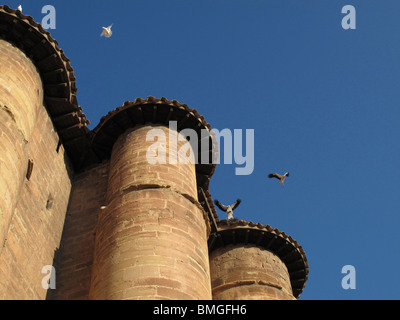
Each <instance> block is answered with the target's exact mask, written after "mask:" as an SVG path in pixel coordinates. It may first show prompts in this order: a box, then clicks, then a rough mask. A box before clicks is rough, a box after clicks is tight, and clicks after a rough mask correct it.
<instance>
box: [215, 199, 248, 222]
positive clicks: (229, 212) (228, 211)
mask: <svg viewBox="0 0 400 320" xmlns="http://www.w3.org/2000/svg"><path fill="white" fill-rule="evenodd" d="M241 202H242V200H240V199H237V200H236V201H235V203H233V204H231V205H230V206H224V205H223V204H221V203H220V202H219V201H218V200H215V201H214V203H215V204H216V206H217V207H218V208H220V209H221V210H222V211H224V212H225V213H226V214H227V215H228V220H232V219H233V210H235V209H236V208H237V207H238V205H239V204H240V203H241Z"/></svg>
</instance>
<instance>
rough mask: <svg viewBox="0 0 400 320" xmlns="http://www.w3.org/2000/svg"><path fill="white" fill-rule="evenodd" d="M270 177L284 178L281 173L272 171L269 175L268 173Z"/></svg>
mask: <svg viewBox="0 0 400 320" xmlns="http://www.w3.org/2000/svg"><path fill="white" fill-rule="evenodd" d="M268 178H276V179H279V180H280V179H282V176H281V175H280V174H277V173H270V174H269V175H268Z"/></svg>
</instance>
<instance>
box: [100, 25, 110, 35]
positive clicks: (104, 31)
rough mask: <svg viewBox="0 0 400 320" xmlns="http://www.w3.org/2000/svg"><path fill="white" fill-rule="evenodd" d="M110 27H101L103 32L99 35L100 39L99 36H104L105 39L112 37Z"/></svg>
mask: <svg viewBox="0 0 400 320" xmlns="http://www.w3.org/2000/svg"><path fill="white" fill-rule="evenodd" d="M111 27H112V24H111V26H108V27H107V28H106V27H102V28H103V31H102V33H101V34H100V37H101V36H105V37H106V38H109V37H111V35H112V31H111Z"/></svg>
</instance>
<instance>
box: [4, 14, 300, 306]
mask: <svg viewBox="0 0 400 320" xmlns="http://www.w3.org/2000/svg"><path fill="white" fill-rule="evenodd" d="M76 92H77V88H76V79H75V76H74V71H73V69H72V67H71V64H70V61H69V59H68V58H67V57H66V56H65V54H64V52H63V51H62V50H61V49H60V48H59V47H58V43H57V41H55V40H54V39H53V38H52V37H51V35H50V34H49V33H48V32H47V31H46V30H44V29H43V28H42V26H41V25H40V24H38V23H36V22H35V21H34V20H33V19H32V17H30V16H26V15H24V14H22V13H21V12H19V11H16V10H13V9H11V8H9V7H7V6H0V299H64V300H66V299H176V300H181V299H182V300H183V299H188V300H189V299H195V300H196V299H201V300H211V299H214V300H219V299H222V300H226V299H229V300H230V299H232V300H234V299H297V298H298V297H299V295H300V294H301V292H302V290H303V288H304V286H305V282H306V280H307V277H308V263H307V259H306V256H305V254H304V251H303V249H302V247H301V246H300V245H299V244H298V243H297V242H296V241H295V240H293V239H292V238H291V237H290V236H287V235H286V234H285V233H284V232H281V231H279V230H278V229H273V228H271V227H270V226H268V225H266V226H264V225H261V224H255V223H252V222H246V221H243V220H240V221H235V222H232V223H228V222H227V221H226V220H222V221H221V220H219V218H218V215H217V213H216V210H215V207H214V205H213V200H212V197H211V194H210V192H209V182H210V178H211V177H212V175H213V173H214V170H215V164H212V161H210V164H190V163H188V164H182V163H176V164H174V163H168V164H151V163H149V161H148V160H147V153H148V150H149V146H150V145H151V144H152V142H151V141H147V139H146V135H147V133H148V132H149V130H152V129H156V130H158V132H163V133H165V135H166V136H167V137H169V139H168V141H167V143H166V144H165V146H164V147H165V148H164V149H165V156H166V157H168V158H169V157H172V158H173V157H176V156H177V155H176V154H174V150H176V149H177V150H179V146H180V145H182V144H183V143H184V142H187V140H185V137H184V136H182V133H181V130H183V129H188V128H190V129H194V130H195V131H196V132H198V133H199V132H200V131H201V130H207V131H208V132H210V131H211V126H210V125H209V124H208V123H207V122H206V120H205V119H204V118H203V117H202V116H201V115H199V113H198V112H197V111H196V110H194V109H191V108H189V107H188V106H187V105H185V104H181V103H179V102H177V101H175V100H172V101H170V100H168V99H165V98H160V99H156V98H153V97H148V98H146V99H140V98H137V99H135V100H134V101H126V102H125V103H124V104H123V105H122V106H121V107H118V108H116V109H114V110H112V111H110V112H109V113H108V114H107V115H105V116H104V117H102V118H101V119H100V123H99V124H98V125H97V126H96V127H95V128H94V129H93V130H89V129H88V128H87V124H88V123H89V121H88V120H87V119H86V116H85V114H84V113H83V112H82V108H81V107H80V106H79V104H78V101H77V98H76ZM171 121H173V122H174V123H176V126H177V127H176V130H173V129H171V127H170V126H169V123H170V122H171ZM199 137H200V134H199ZM199 139H200V138H199ZM207 139H208V140H209V141H208V145H209V149H207V150H203V149H202V150H200V149H199V150H192V151H193V152H201V153H202V156H203V157H204V156H205V157H206V158H207V157H208V158H209V159H210V160H211V159H212V157H213V156H214V154H213V152H214V150H215V149H214V143H215V141H214V140H213V138H212V135H210V136H208V137H207ZM173 141H174V143H175V142H176V143H177V146H178V148H176V149H174V148H170V144H171V143H172V142H173ZM198 145H200V143H199V144H198ZM199 157H200V155H199ZM46 266H47V267H50V269H46ZM46 270H47V271H46ZM49 270H53V273H52V274H51V275H52V277H53V276H54V278H52V277H50V274H49V272H50V271H49ZM44 279H46V281H44ZM52 280H55V283H52ZM46 286H47V287H46ZM53 286H55V288H54V287H53Z"/></svg>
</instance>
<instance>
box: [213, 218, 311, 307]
mask: <svg viewBox="0 0 400 320" xmlns="http://www.w3.org/2000/svg"><path fill="white" fill-rule="evenodd" d="M209 244H210V274H211V285H212V293H213V300H295V299H297V298H298V296H299V295H300V293H301V292H302V289H303V287H304V285H305V281H306V280H307V275H308V263H307V259H306V257H305V254H304V251H303V249H302V248H301V246H299V245H298V244H297V242H296V241H295V240H293V239H292V238H291V237H290V236H286V235H285V233H283V232H280V231H279V230H278V229H272V228H271V227H269V226H262V225H261V224H253V223H251V222H249V223H247V222H245V221H243V220H240V221H236V222H233V223H232V222H230V223H227V221H226V220H224V221H219V222H218V231H216V232H214V233H213V234H211V236H210V241H209Z"/></svg>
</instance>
